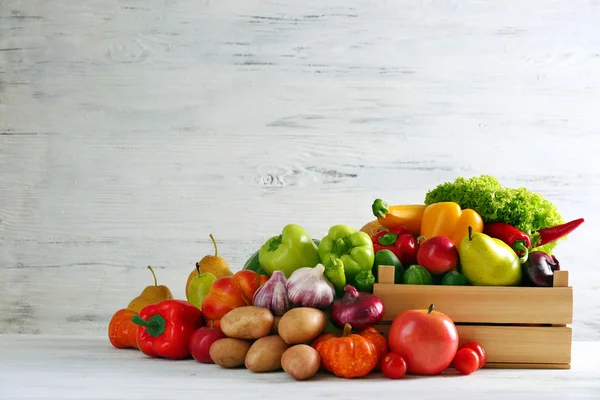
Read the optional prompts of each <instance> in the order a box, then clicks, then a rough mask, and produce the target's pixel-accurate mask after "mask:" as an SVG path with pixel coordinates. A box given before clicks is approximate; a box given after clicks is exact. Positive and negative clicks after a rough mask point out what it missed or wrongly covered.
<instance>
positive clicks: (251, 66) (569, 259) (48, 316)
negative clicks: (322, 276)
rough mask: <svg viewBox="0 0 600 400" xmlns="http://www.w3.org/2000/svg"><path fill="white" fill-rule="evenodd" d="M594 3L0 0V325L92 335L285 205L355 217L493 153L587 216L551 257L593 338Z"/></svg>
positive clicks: (326, 217)
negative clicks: (155, 279) (146, 291)
mask: <svg viewBox="0 0 600 400" xmlns="http://www.w3.org/2000/svg"><path fill="white" fill-rule="evenodd" d="M598 20H600V5H599V4H598V2H596V1H557V0H551V1H547V2H544V6H543V8H542V7H540V6H539V2H534V1H519V2H505V1H493V2H482V1H481V2H475V1H472V2H458V1H451V0H448V1H419V2H392V1H383V2H371V1H361V0H355V1H351V2H347V1H341V0H332V1H328V2H321V1H316V0H308V1H305V2H302V3H298V2H291V1H283V0H249V1H244V2H239V1H231V0H224V1H219V2H216V1H209V0H207V1H202V2H196V1H191V0H168V1H155V0H152V1H150V2H141V1H139V0H126V1H116V0H108V1H99V0H90V1H86V2H80V3H76V4H75V3H73V2H72V1H66V0H57V1H52V2H46V1H43V0H30V1H18V0H2V1H1V2H0V333H46V334H90V333H96V334H100V333H103V332H104V331H105V329H106V325H107V323H108V320H109V318H110V316H111V315H112V313H113V312H114V311H115V310H117V309H118V308H120V307H121V306H123V305H125V304H127V303H128V302H129V300H130V299H131V298H133V297H135V296H136V295H137V294H138V293H139V292H140V291H141V290H142V289H143V287H144V286H145V285H147V284H150V283H151V281H150V280H149V277H148V275H147V271H146V269H145V267H146V265H148V264H152V265H153V266H155V268H156V270H157V273H158V274H159V279H160V280H161V282H162V283H164V284H166V285H168V286H170V287H171V289H172V291H173V293H174V295H175V296H176V297H183V296H184V292H183V289H184V284H185V280H186V278H187V275H188V274H189V272H190V271H191V270H192V268H193V264H194V263H195V262H196V261H197V260H198V259H199V258H201V257H202V256H203V255H205V254H207V253H210V252H212V247H211V244H210V242H209V237H208V234H209V233H213V234H214V235H215V237H216V239H217V241H218V242H219V245H220V248H221V252H222V254H223V255H224V256H225V257H227V258H228V260H229V261H230V263H231V265H232V269H233V270H237V269H240V268H241V267H242V265H243V263H244V262H245V260H246V258H247V257H249V256H250V255H251V254H252V253H253V252H254V251H255V250H256V249H257V248H258V246H260V245H261V244H262V243H263V242H264V240H266V239H267V238H268V237H270V236H272V235H275V234H277V233H278V232H279V231H280V230H281V229H282V227H283V226H284V225H285V224H287V223H290V222H295V223H299V224H301V225H303V226H304V227H305V228H306V229H307V230H308V231H309V232H310V233H311V235H314V236H315V237H317V238H318V237H322V236H323V235H325V233H326V232H327V229H328V228H329V226H331V225H334V224H338V223H345V224H349V225H352V226H355V227H357V228H358V227H360V226H362V225H363V224H364V223H365V222H367V221H369V220H371V219H372V215H371V210H370V206H371V203H372V201H373V199H374V198H376V197H381V198H385V199H387V200H388V201H390V202H394V203H404V202H421V201H422V200H423V198H424V195H425V193H426V191H427V190H428V189H430V188H432V187H434V186H435V185H437V184H439V183H441V182H443V181H446V180H451V179H454V178H455V177H456V176H459V175H464V176H471V175H476V174H481V173H488V174H493V175H495V176H497V177H498V178H499V179H500V180H501V181H502V183H504V184H505V185H507V186H521V185H524V186H526V187H528V188H529V189H531V190H533V191H537V192H539V193H541V194H543V195H545V196H547V197H548V198H549V199H551V200H552V201H554V202H555V203H556V204H557V205H558V206H559V208H560V210H561V212H562V213H563V215H564V216H565V218H577V217H581V216H583V217H585V218H586V223H585V224H583V225H582V226H581V227H580V228H578V230H577V232H576V233H574V234H573V237H572V239H570V240H569V241H566V242H564V243H561V245H560V246H559V247H558V249H557V253H556V255H557V257H559V259H560V261H561V265H563V266H564V267H565V268H566V269H568V270H570V271H571V284H572V286H573V287H574V307H575V312H574V324H573V336H574V338H576V339H600V333H599V332H600V322H599V321H600V306H599V301H600V300H599V299H600V295H599V290H600V289H599V288H600V285H599V283H598V282H600V270H599V269H598V268H597V267H596V258H597V256H596V253H597V248H598V247H597V239H596V230H597V228H596V226H598V223H599V222H600V212H599V211H598V207H597V204H598V203H599V202H600V187H599V182H600V167H599V164H598V158H597V154H598V153H599V152H600V141H599V140H598V137H597V135H598V134H597V132H596V131H597V126H598V112H597V104H598V103H600V83H599V80H598V78H597V71H598V69H599V67H600V41H598V37H599V36H600V35H599V33H600V28H599V25H598V23H597V21H598Z"/></svg>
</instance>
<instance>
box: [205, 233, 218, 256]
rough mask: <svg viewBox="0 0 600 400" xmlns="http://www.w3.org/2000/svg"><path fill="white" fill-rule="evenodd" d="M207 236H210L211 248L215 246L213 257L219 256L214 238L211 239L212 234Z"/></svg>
mask: <svg viewBox="0 0 600 400" xmlns="http://www.w3.org/2000/svg"><path fill="white" fill-rule="evenodd" d="M208 236H210V240H212V242H213V246H215V257H218V256H219V249H217V242H215V238H214V237H213V235H212V233H211V234H209V235H208Z"/></svg>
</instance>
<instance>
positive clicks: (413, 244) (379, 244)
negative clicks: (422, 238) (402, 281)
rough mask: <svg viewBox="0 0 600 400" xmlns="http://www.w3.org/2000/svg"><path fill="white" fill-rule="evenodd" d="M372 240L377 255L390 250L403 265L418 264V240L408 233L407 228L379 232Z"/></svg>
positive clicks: (394, 228)
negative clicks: (380, 251)
mask: <svg viewBox="0 0 600 400" xmlns="http://www.w3.org/2000/svg"><path fill="white" fill-rule="evenodd" d="M371 240H372V242H373V250H374V252H375V254H377V252H378V251H379V250H384V249H385V250H390V251H391V252H392V253H394V254H395V255H396V257H398V260H400V263H401V264H402V265H412V264H416V262H417V251H418V250H419V247H418V245H417V240H416V238H415V237H414V236H413V235H411V234H410V233H409V232H408V228H407V227H406V226H404V225H401V226H396V227H393V228H390V229H389V230H387V231H381V232H377V233H376V234H374V235H373V236H371Z"/></svg>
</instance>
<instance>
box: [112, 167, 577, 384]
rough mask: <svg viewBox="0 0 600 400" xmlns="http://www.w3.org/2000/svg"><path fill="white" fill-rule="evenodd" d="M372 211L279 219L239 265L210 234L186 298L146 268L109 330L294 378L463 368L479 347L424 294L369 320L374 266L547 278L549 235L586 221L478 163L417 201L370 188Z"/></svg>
mask: <svg viewBox="0 0 600 400" xmlns="http://www.w3.org/2000/svg"><path fill="white" fill-rule="evenodd" d="M519 199H521V200H523V201H526V202H527V204H522V203H519V201H518V200H519ZM465 204H470V205H472V206H471V207H470V208H467V207H465ZM490 204H494V206H495V207H497V209H496V212H493V210H490V208H489V205H490ZM511 207H512V208H511ZM372 211H373V214H374V215H375V216H376V217H377V218H376V219H375V220H374V221H372V222H369V223H367V224H366V225H365V226H363V227H362V229H360V230H357V229H354V228H353V227H350V226H347V225H334V226H332V227H330V229H329V230H328V232H327V234H326V235H325V236H324V237H322V238H321V239H320V240H318V239H312V238H311V237H310V235H309V234H308V232H307V231H306V230H305V229H304V228H303V227H301V226H299V225H297V224H288V225H286V226H284V227H283V229H282V231H281V233H280V234H278V235H276V236H273V237H271V238H270V239H268V240H267V241H266V242H265V243H264V244H263V245H262V246H261V247H260V249H258V250H257V251H256V252H255V253H254V254H253V255H252V256H251V257H250V258H249V260H248V261H247V262H246V264H245V265H244V267H243V269H242V270H240V271H238V272H236V273H233V272H232V271H231V269H230V267H229V264H228V263H227V261H226V260H225V259H224V258H223V257H220V256H219V253H218V248H217V244H216V242H215V239H214V237H213V236H212V235H210V238H211V240H212V242H213V244H214V248H215V255H207V256H205V257H203V258H202V259H201V260H200V261H199V262H198V263H196V268H195V269H194V270H193V271H191V272H190V274H189V276H188V279H187V282H186V284H185V293H186V300H177V299H173V296H172V294H171V292H170V290H169V289H168V288H166V287H164V286H158V284H157V281H156V276H154V279H155V282H154V286H148V287H147V288H146V289H144V291H143V292H142V294H140V296H138V297H137V298H136V299H134V300H133V301H132V302H131V303H130V304H129V305H128V307H126V308H123V309H121V310H118V311H117V312H116V313H115V314H114V315H113V317H112V319H111V321H110V323H109V329H108V334H109V339H110V342H111V343H112V345H113V346H114V347H117V348H135V349H139V350H140V351H141V352H142V353H144V354H146V355H148V356H151V357H165V358H171V359H185V358H189V357H193V358H194V359H195V360H197V361H199V362H202V363H215V364H217V365H219V366H220V367H222V368H238V367H245V368H247V369H248V370H250V371H253V372H268V371H277V370H284V371H286V372H287V373H289V374H290V375H291V376H292V377H294V378H295V379H298V380H304V379H308V378H310V377H311V376H313V375H314V374H315V373H316V372H317V371H319V370H323V371H327V372H330V373H333V374H335V375H336V376H339V377H344V378H356V377H361V376H365V375H367V374H369V373H370V372H371V371H378V370H380V371H382V372H383V373H384V374H385V376H387V377H389V378H399V377H401V376H403V375H404V374H405V373H411V374H426V375H431V374H439V373H442V372H443V371H444V370H446V369H447V368H449V367H450V366H453V367H454V368H456V369H457V370H458V371H459V372H460V373H463V374H468V373H472V372H473V371H475V370H477V369H479V368H481V367H482V366H483V365H484V364H485V362H486V353H485V350H484V349H483V348H482V346H481V345H479V344H478V343H475V342H470V343H465V344H464V345H462V346H461V347H460V348H459V346H458V343H459V338H458V332H457V330H456V327H455V325H454V323H453V321H452V320H451V319H450V318H449V317H448V316H447V315H445V314H443V313H441V312H438V311H436V310H434V309H433V305H431V307H429V309H427V310H407V311H404V312H403V313H401V314H399V315H398V316H396V317H395V319H394V321H393V323H392V325H391V327H390V330H389V333H388V335H387V338H386V337H384V336H383V335H382V334H381V333H380V332H378V331H377V329H375V327H374V325H375V324H377V323H378V322H379V321H380V320H381V319H382V318H383V315H384V304H383V303H382V302H381V300H380V299H379V298H378V297H377V296H375V295H373V285H374V284H375V282H376V281H377V272H378V267H379V266H381V265H391V266H394V267H395V268H394V269H395V283H398V284H412V285H416V284H420V285H432V284H444V285H488V286H516V285H523V286H525V285H527V286H530V285H535V286H552V277H553V273H554V271H555V270H557V269H559V263H558V261H557V259H556V257H555V256H554V255H552V250H553V249H554V248H555V247H556V241H557V240H558V239H560V238H564V237H565V236H566V235H567V234H569V233H571V232H572V231H573V230H574V229H576V228H577V226H579V225H580V224H581V223H582V222H583V219H578V220H575V221H572V222H569V223H564V221H563V220H562V217H560V215H558V213H557V212H556V209H555V208H554V206H553V205H552V204H551V203H549V202H547V201H546V200H545V199H543V198H541V197H540V196H539V195H536V194H532V193H531V192H528V191H526V190H525V189H515V190H514V191H511V189H505V188H501V187H498V185H497V181H495V180H494V179H493V178H491V177H485V176H483V177H478V178H471V179H470V180H465V179H463V178H459V179H457V180H456V181H455V182H453V183H445V184H443V185H440V186H439V187H437V188H435V189H434V190H432V191H430V192H428V194H427V196H426V199H425V204H421V205H393V206H389V205H388V204H386V203H385V202H384V201H383V200H381V199H376V200H375V201H374V202H373V205H372ZM502 218H504V219H502ZM523 227H526V228H528V229H527V231H526V232H524V231H523V229H525V228H523ZM531 229H534V230H533V231H532V230H531ZM149 268H150V269H151V270H152V268H151V267H149ZM152 273H153V274H154V271H152ZM432 332H435V335H433V334H432Z"/></svg>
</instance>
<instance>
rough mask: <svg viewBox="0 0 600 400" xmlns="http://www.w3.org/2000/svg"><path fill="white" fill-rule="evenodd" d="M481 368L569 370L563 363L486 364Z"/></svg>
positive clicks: (569, 367) (567, 365)
mask: <svg viewBox="0 0 600 400" xmlns="http://www.w3.org/2000/svg"><path fill="white" fill-rule="evenodd" d="M483 368H490V369H571V364H565V363H545V364H542V363H537V364H536V363H486V364H485V366H484V367H483Z"/></svg>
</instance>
